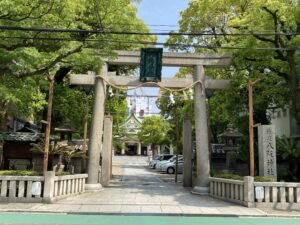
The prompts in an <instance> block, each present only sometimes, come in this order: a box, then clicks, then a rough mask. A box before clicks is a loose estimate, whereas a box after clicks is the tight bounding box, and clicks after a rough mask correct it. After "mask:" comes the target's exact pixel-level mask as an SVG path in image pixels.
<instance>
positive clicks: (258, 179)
mask: <svg viewBox="0 0 300 225" xmlns="http://www.w3.org/2000/svg"><path fill="white" fill-rule="evenodd" d="M214 177H216V178H223V179H231V180H243V179H244V177H243V176H241V175H237V174H232V173H217V174H215V175H214ZM254 181H256V182H272V181H273V178H271V177H259V176H257V177H254Z"/></svg>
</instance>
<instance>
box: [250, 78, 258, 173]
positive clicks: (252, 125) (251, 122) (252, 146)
mask: <svg viewBox="0 0 300 225" xmlns="http://www.w3.org/2000/svg"><path fill="white" fill-rule="evenodd" d="M258 81H260V79H257V80H255V81H252V80H249V82H248V107H249V157H250V158H249V164H250V176H251V177H254V124H253V86H254V85H255V84H256V83H257V82H258Z"/></svg>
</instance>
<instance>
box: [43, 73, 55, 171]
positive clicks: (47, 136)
mask: <svg viewBox="0 0 300 225" xmlns="http://www.w3.org/2000/svg"><path fill="white" fill-rule="evenodd" d="M48 80H49V96H48V111H47V123H46V131H45V148H44V163H43V174H44V175H45V174H46V172H47V168H48V155H49V144H50V143H49V142H50V131H51V115H52V101H53V88H54V78H53V77H50V76H48Z"/></svg>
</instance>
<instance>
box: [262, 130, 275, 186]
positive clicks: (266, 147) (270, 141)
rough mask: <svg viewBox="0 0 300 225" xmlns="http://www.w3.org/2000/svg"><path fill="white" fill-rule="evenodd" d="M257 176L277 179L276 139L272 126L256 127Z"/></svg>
mask: <svg viewBox="0 0 300 225" xmlns="http://www.w3.org/2000/svg"><path fill="white" fill-rule="evenodd" d="M258 152H259V175H260V176H265V177H273V178H275V180H276V177H277V165H276V138H275V126H274V125H262V126H259V127H258Z"/></svg>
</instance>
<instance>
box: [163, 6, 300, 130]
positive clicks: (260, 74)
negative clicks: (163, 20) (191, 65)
mask: <svg viewBox="0 0 300 225" xmlns="http://www.w3.org/2000/svg"><path fill="white" fill-rule="evenodd" d="M181 16H182V19H181V20H180V22H179V23H180V32H192V33H207V34H210V35H209V36H206V35H204V36H203V35H189V36H187V35H182V36H172V37H170V38H169V40H168V42H169V43H180V44H196V45H197V44H198V45H202V46H203V45H204V46H214V47H215V48H210V50H207V49H206V50H205V49H203V48H189V47H187V46H186V45H185V46H183V45H181V47H170V49H173V50H177V51H179V50H185V51H195V52H203V51H213V52H224V51H225V50H224V49H222V48H225V49H226V48H228V49H231V48H233V49H234V48H237V49H236V50H231V51H232V53H233V56H234V59H233V64H232V66H231V68H229V69H227V70H225V71H215V70H207V74H208V75H211V76H212V77H219V78H230V79H231V80H232V89H231V90H230V91H229V92H227V93H225V94H220V95H219V96H218V99H217V98H214V99H217V101H218V102H219V103H222V104H215V106H216V107H217V108H216V111H215V112H220V111H221V110H220V107H221V108H222V109H224V108H227V110H228V109H229V110H230V111H233V112H235V114H236V113H241V112H243V111H246V107H245V106H246V104H245V103H246V98H240V97H238V95H237V93H241V94H242V96H245V94H244V93H245V91H246V83H247V81H248V80H249V79H256V78H261V79H262V81H261V82H260V83H259V84H257V86H256V89H257V92H258V93H259V94H255V96H256V98H255V102H254V107H255V108H254V110H255V115H254V117H255V118H256V119H258V121H257V122H261V121H259V120H264V121H266V119H267V118H266V116H265V109H266V108H267V107H269V106H270V105H271V104H273V105H276V106H278V107H282V106H283V105H284V104H286V103H287V102H289V101H290V102H291V110H292V113H293V115H294V117H295V118H296V120H297V123H298V124H299V125H300V113H299V112H300V102H299V100H298V99H300V88H299V66H298V62H299V55H298V54H297V52H296V49H295V48H296V47H297V46H299V36H297V35H280V34H279V33H293V32H299V31H300V5H299V3H298V1H292V0H290V1H281V0H272V1H271V0H270V1H260V0H253V1H246V0H243V1H239V0H230V1H223V0H217V1H212V0H198V1H191V2H190V3H189V7H188V8H187V9H186V10H184V11H183V12H182V13H181ZM258 18H259V19H258ZM241 33H242V34H243V33H249V34H250V35H235V36H234V35H231V34H241ZM262 33H271V35H267V36H266V35H261V34H262ZM253 47H254V48H266V49H270V50H255V49H251V48H253ZM238 48H241V49H238ZM244 48H245V49H244ZM228 49H226V51H230V50H228ZM225 99H226V101H224V100H225ZM212 104H214V102H213V100H212ZM261 106H263V107H261ZM230 111H229V112H230ZM230 114H232V113H229V114H228V115H229V116H230V117H231V115H230ZM228 119H230V118H228Z"/></svg>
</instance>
